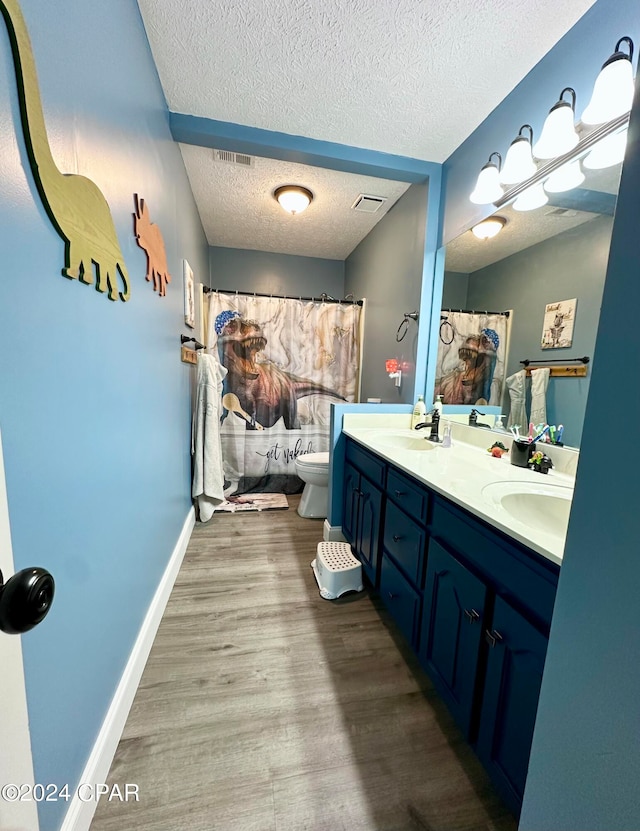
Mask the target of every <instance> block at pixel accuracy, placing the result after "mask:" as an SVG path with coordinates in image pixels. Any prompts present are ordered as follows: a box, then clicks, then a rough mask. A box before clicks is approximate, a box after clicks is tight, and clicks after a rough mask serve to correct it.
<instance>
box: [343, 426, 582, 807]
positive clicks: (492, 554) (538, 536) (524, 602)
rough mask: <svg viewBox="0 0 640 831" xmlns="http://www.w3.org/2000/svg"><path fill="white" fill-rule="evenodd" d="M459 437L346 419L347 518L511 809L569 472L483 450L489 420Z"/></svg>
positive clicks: (535, 689) (530, 717)
mask: <svg viewBox="0 0 640 831" xmlns="http://www.w3.org/2000/svg"><path fill="white" fill-rule="evenodd" d="M469 429H473V428H464V430H462V429H460V430H458V437H459V436H460V433H464V431H468V430H469ZM478 432H479V431H478ZM466 437H467V438H469V437H471V440H472V441H473V442H475V444H467V443H465V442H462V441H460V440H459V438H458V439H455V440H454V447H452V448H449V449H445V448H442V447H440V446H438V445H435V446H434V445H431V446H428V445H427V444H426V443H425V442H426V439H425V438H423V437H421V436H420V435H419V434H418V435H414V434H412V433H411V431H409V430H395V431H394V430H389V429H378V430H376V429H372V428H358V427H348V426H345V427H343V441H344V453H345V468H344V491H343V526H342V529H343V534H344V536H345V538H346V539H347V540H348V541H349V543H350V544H351V545H352V547H353V549H354V551H355V553H356V555H357V556H358V557H359V558H360V560H361V562H362V566H363V570H364V572H365V574H366V576H367V578H368V580H369V581H370V583H371V585H372V586H373V587H374V588H375V590H376V591H377V592H378V594H379V596H380V598H381V599H382V601H383V602H384V604H385V606H386V607H387V608H388V610H389V612H390V614H391V615H392V617H393V618H394V620H395V622H396V624H397V626H398V628H399V630H400V631H401V632H402V634H403V635H404V637H405V638H406V640H407V642H408V643H409V644H410V645H411V647H412V649H413V650H414V651H415V653H416V654H417V655H418V657H419V659H420V662H421V664H422V666H423V667H424V668H425V670H426V671H427V673H428V674H429V676H430V677H431V679H432V681H433V684H434V686H435V687H436V689H437V691H438V692H439V694H440V695H441V696H442V698H443V700H444V701H445V703H446V704H447V706H448V708H449V710H450V712H451V714H452V715H453V717H454V718H455V720H456V721H457V723H458V724H459V726H460V728H461V729H462V731H463V733H464V735H465V736H466V738H467V740H468V741H469V743H470V744H471V745H472V746H473V748H474V749H475V751H476V753H477V755H478V757H479V758H480V760H481V761H482V763H483V764H484V766H485V768H486V769H487V771H488V773H489V775H490V777H491V779H492V780H493V782H494V784H495V785H496V787H497V789H498V790H499V792H500V793H501V795H502V796H503V798H504V800H505V801H506V802H507V804H508V805H509V806H510V808H511V809H512V810H513V811H514V813H515V814H516V815H518V814H519V812H520V806H521V802H522V795H523V790H524V784H525V779H526V774H527V767H528V761H529V753H530V748H531V741H532V735H533V727H534V722H535V717H536V711H537V705H538V696H539V691H540V684H541V680H542V671H543V667H544V661H545V655H546V650H547V641H548V634H549V627H550V624H551V616H552V611H553V604H554V599H555V593H556V587H557V582H558V574H559V570H560V562H561V557H562V549H563V547H564V533H563V532H564V530H566V529H565V528H563V527H562V526H563V523H565V524H566V519H568V512H569V509H570V500H571V495H572V485H573V479H572V476H571V475H570V473H562V472H557V473H554V475H552V474H549V476H543V475H542V474H539V473H534V472H532V471H530V470H528V469H522V468H515V467H514V466H512V465H509V462H508V456H507V457H504V458H503V459H495V458H493V457H491V456H490V454H489V453H487V452H486V447H488V446H489V445H490V444H491V442H492V441H495V440H496V436H495V434H491V433H489V432H488V431H487V432H486V433H484V434H483V435H482V436H477V435H473V434H470V433H468V432H467V434H466ZM507 443H508V442H507V441H505V444H507ZM483 445H484V446H483ZM500 494H503V496H500ZM513 494H516V496H517V495H518V494H520V495H522V494H524V497H523V498H522V499H520V500H517V499H516V500H515V501H511V502H510V501H509V498H508V495H513ZM505 495H506V496H505ZM558 500H560V502H559V504H556V503H558ZM505 505H506V507H505ZM546 508H548V510H549V515H550V516H551V514H553V518H552V519H551V520H550V523H549V525H547V524H546V523H545V521H544V513H543V512H544V511H545V509H546ZM528 509H530V510H531V512H532V515H533V518H532V519H530V518H529V517H528V516H527V510H528ZM536 514H538V516H537V519H536ZM565 514H566V519H565ZM536 523H537V524H538V527H536Z"/></svg>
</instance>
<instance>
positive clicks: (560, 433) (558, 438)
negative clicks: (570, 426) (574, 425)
mask: <svg viewBox="0 0 640 831" xmlns="http://www.w3.org/2000/svg"><path fill="white" fill-rule="evenodd" d="M563 433H564V424H560V425H558V435H557V436H556V444H557V443H558V442H561V441H562V434H563Z"/></svg>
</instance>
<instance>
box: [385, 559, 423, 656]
mask: <svg viewBox="0 0 640 831" xmlns="http://www.w3.org/2000/svg"><path fill="white" fill-rule="evenodd" d="M380 598H381V600H382V602H383V603H384V605H385V606H386V607H387V609H388V610H389V612H390V613H391V616H392V617H393V619H394V620H395V622H396V625H397V627H398V629H399V630H400V631H401V632H402V634H403V635H404V637H405V639H406V640H407V641H408V643H409V644H411V646H412V647H414V649H415V645H416V643H417V637H418V626H419V624H420V606H421V598H420V595H419V593H418V592H417V591H416V590H415V589H414V588H413V586H412V585H411V583H410V582H409V581H408V580H407V578H406V577H405V576H404V575H403V574H402V572H401V571H400V569H399V568H398V567H397V566H396V565H395V563H394V562H393V561H392V560H391V559H390V558H389V557H387V556H386V555H385V554H383V555H382V565H381V568H380Z"/></svg>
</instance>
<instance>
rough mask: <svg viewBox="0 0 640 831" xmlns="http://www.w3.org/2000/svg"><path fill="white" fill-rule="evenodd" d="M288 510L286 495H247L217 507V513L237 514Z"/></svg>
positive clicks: (228, 500)
mask: <svg viewBox="0 0 640 831" xmlns="http://www.w3.org/2000/svg"><path fill="white" fill-rule="evenodd" d="M288 508H289V502H288V501H287V495H286V494H285V493H245V494H241V495H240V496H230V497H229V498H228V499H225V501H224V502H221V503H220V504H219V505H216V507H215V512H216V513H217V512H218V511H224V512H226V513H231V514H235V513H238V512H239V511H286V510H288Z"/></svg>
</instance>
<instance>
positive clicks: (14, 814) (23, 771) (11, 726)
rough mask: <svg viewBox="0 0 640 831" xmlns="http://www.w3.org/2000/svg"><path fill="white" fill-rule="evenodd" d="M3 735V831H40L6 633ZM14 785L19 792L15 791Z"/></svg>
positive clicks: (15, 654)
mask: <svg viewBox="0 0 640 831" xmlns="http://www.w3.org/2000/svg"><path fill="white" fill-rule="evenodd" d="M0 570H1V571H2V574H3V575H4V579H5V581H6V580H8V579H9V577H11V575H12V574H13V572H14V569H13V552H12V550H11V529H10V527H9V509H8V505H7V489H6V484H5V477H4V461H3V456H2V434H1V433H0ZM0 731H1V734H2V736H1V739H0V828H1V829H3V831H38V813H37V805H36V803H35V802H34V801H33V799H32V794H31V792H30V789H29V786H31V785H33V762H32V760H31V740H30V737H29V720H28V717H27V697H26V694H25V687H24V670H23V667H22V643H21V640H20V635H5V633H4V632H0ZM13 785H16V786H17V788H18V789H19V790H18V791H15V790H14V789H13V787H12V786H13ZM21 785H22V786H23V787H22V789H21V790H20V786H21ZM16 794H17V795H18V798H17V799H16ZM36 795H38V794H36ZM21 797H22V798H21ZM26 800H28V801H26Z"/></svg>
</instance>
